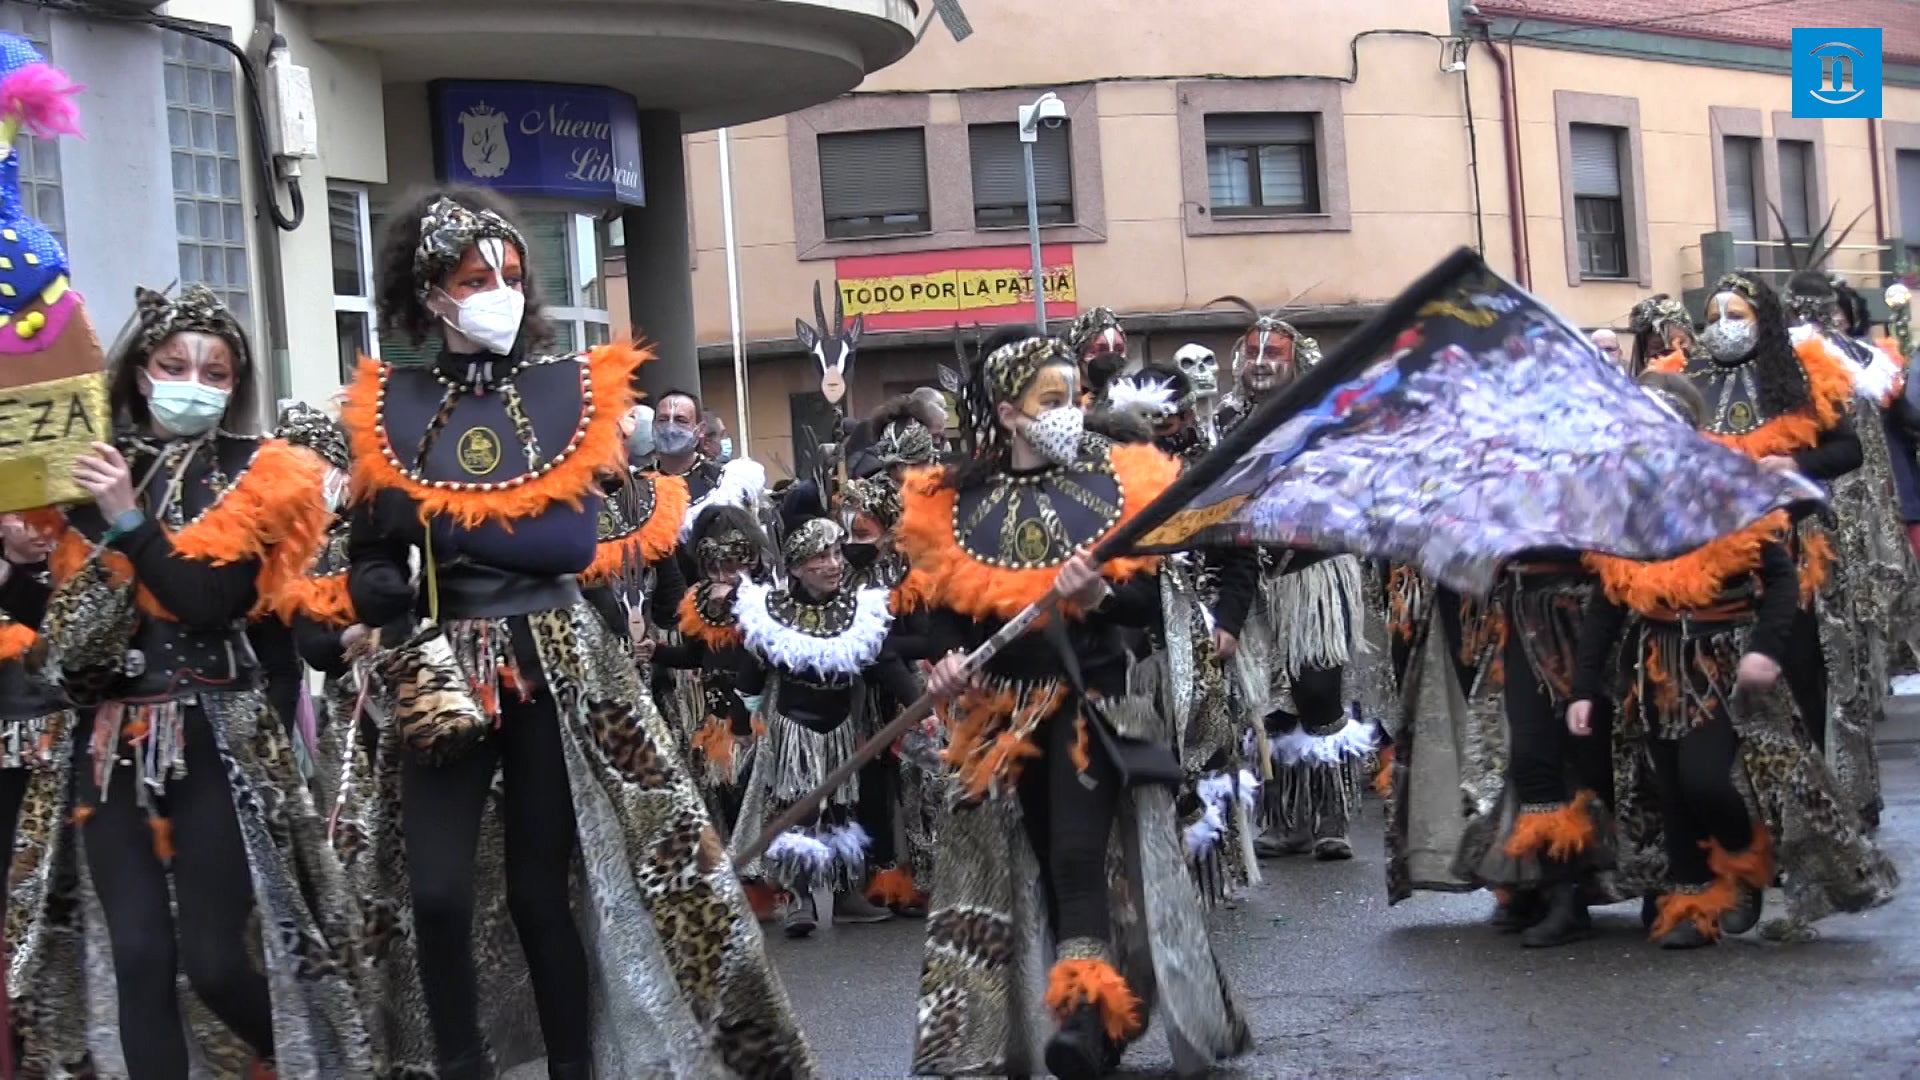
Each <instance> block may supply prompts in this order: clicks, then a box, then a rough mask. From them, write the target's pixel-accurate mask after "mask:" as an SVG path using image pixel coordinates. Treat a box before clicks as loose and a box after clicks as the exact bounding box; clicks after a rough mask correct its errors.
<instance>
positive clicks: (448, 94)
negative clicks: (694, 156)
mask: <svg viewBox="0 0 1920 1080" xmlns="http://www.w3.org/2000/svg"><path fill="white" fill-rule="evenodd" d="M428 93H429V96H430V98H431V100H432V102H433V127H434V143H433V149H434V165H435V168H436V170H437V171H438V172H439V175H440V177H441V179H443V180H446V181H449V182H451V183H456V184H475V185H478V186H480V187H487V188H492V189H494V190H495V191H502V192H506V193H507V194H510V195H537V196H545V197H548V198H561V199H579V200H584V201H591V202H620V203H626V204H628V205H630V206H644V205H646V191H645V188H644V187H643V185H642V183H641V179H640V109H639V106H638V105H636V104H634V100H633V98H632V97H631V96H630V95H628V94H623V93H621V92H620V91H618V90H609V89H607V88H606V87H603V86H570V85H566V84H562V83H537V82H472V81H456V80H441V81H439V82H435V83H432V84H431V85H430V86H429V88H428Z"/></svg>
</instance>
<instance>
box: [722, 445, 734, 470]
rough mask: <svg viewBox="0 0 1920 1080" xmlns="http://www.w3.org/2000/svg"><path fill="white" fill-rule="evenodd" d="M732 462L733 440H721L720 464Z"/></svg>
mask: <svg viewBox="0 0 1920 1080" xmlns="http://www.w3.org/2000/svg"><path fill="white" fill-rule="evenodd" d="M732 460H733V440H732V439H721V440H720V463H721V464H722V465H724V464H726V463H727V462H729V461H732Z"/></svg>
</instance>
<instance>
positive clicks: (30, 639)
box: [0, 618, 40, 664]
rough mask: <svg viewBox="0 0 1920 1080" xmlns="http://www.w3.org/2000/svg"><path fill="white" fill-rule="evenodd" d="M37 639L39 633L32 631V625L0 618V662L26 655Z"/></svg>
mask: <svg viewBox="0 0 1920 1080" xmlns="http://www.w3.org/2000/svg"><path fill="white" fill-rule="evenodd" d="M38 640H40V635H39V634H37V633H35V632H34V630H33V627H31V626H22V625H20V624H19V623H17V622H14V621H12V620H11V619H5V618H0V664H6V663H11V662H12V661H15V660H18V659H20V658H21V657H23V656H25V655H27V653H28V652H29V651H30V650H31V649H32V648H33V643H34V642H36V641H38Z"/></svg>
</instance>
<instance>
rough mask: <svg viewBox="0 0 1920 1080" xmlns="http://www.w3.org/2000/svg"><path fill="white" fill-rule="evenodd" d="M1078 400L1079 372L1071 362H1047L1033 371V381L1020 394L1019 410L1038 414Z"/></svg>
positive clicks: (1033, 414) (1029, 414)
mask: <svg viewBox="0 0 1920 1080" xmlns="http://www.w3.org/2000/svg"><path fill="white" fill-rule="evenodd" d="M1079 400H1080V372H1079V371H1078V370H1077V369H1075V367H1074V366H1073V365H1072V364H1048V365H1047V366H1046V367H1043V368H1041V369H1040V370H1039V371H1038V372H1035V373H1034V376H1033V381H1032V382H1031V383H1028V384H1027V389H1026V391H1025V392H1024V393H1022V394H1021V395H1020V411H1021V412H1022V413H1024V414H1026V415H1027V416H1039V415H1040V414H1041V413H1043V412H1046V411H1047V410H1048V409H1058V408H1061V407H1062V406H1066V405H1073V404H1076V403H1077V402H1079Z"/></svg>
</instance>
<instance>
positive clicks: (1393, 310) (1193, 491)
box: [734, 248, 1485, 865]
mask: <svg viewBox="0 0 1920 1080" xmlns="http://www.w3.org/2000/svg"><path fill="white" fill-rule="evenodd" d="M1484 266H1485V264H1484V263H1482V262H1481V260H1480V257H1479V256H1478V255H1475V254H1474V253H1473V252H1472V251H1471V250H1469V249H1467V248H1459V249H1457V250H1456V251H1454V253H1453V254H1451V255H1449V256H1447V257H1446V258H1445V259H1443V260H1441V262H1440V264H1439V265H1437V266H1435V267H1434V268H1433V269H1431V270H1429V271H1427V272H1426V274H1424V275H1422V276H1421V278H1420V279H1419V280H1418V281H1416V282H1414V283H1413V285H1411V286H1410V287H1409V288H1408V289H1407V290H1406V291H1405V292H1403V293H1401V294H1400V295H1399V296H1398V297H1395V298H1394V300H1393V302H1392V303H1390V304H1388V305H1387V306H1386V307H1384V308H1382V309H1381V310H1380V311H1378V312H1376V313H1375V314H1374V316H1373V317H1372V318H1370V319H1368V320H1367V321H1366V322H1365V323H1362V324H1361V326H1360V328H1359V329H1358V330H1355V331H1354V332H1353V334H1352V336H1350V337H1348V338H1347V339H1346V340H1345V341H1342V342H1341V343H1340V345H1339V347H1338V348H1336V349H1334V351H1333V353H1332V355H1330V356H1328V357H1327V358H1326V359H1325V360H1324V361H1322V362H1321V363H1320V365H1319V366H1317V367H1315V368H1314V369H1313V370H1311V371H1309V372H1307V373H1306V374H1305V375H1302V376H1301V377H1300V378H1298V379H1295V380H1294V381H1293V382H1292V384H1290V385H1289V386H1288V387H1287V388H1286V389H1285V390H1283V391H1281V392H1280V393H1279V394H1278V395H1276V396H1275V397H1274V399H1273V400H1272V401H1269V402H1267V403H1266V404H1265V405H1262V406H1261V407H1260V409H1259V410H1258V411H1257V412H1255V413H1254V414H1253V415H1252V416H1250V417H1249V418H1248V419H1247V422H1246V423H1243V424H1241V425H1240V426H1239V427H1238V428H1235V429H1234V430H1233V432H1232V433H1230V434H1229V435H1228V436H1227V437H1226V438H1224V439H1222V440H1220V444H1219V445H1218V446H1216V447H1214V448H1213V450H1212V451H1211V452H1210V453H1208V454H1207V456H1206V457H1203V458H1201V459H1200V460H1199V461H1196V462H1194V463H1193V465H1192V467H1190V468H1188V469H1187V470H1186V471H1185V472H1183V473H1181V474H1180V477H1179V478H1178V479H1176V480H1175V481H1174V482H1173V483H1172V484H1169V485H1168V486H1167V489H1166V490H1165V491H1164V492H1162V493H1161V494H1160V497H1159V498H1157V499H1155V500H1153V502H1151V503H1149V504H1147V505H1146V506H1145V507H1144V508H1142V509H1141V511H1140V513H1138V514H1136V515H1134V517H1133V518H1131V519H1130V520H1128V521H1126V522H1123V523H1122V524H1121V525H1119V526H1118V527H1117V528H1115V529H1114V530H1113V531H1112V532H1110V533H1108V534H1107V535H1106V537H1105V538H1104V539H1102V540H1101V541H1100V543H1099V544H1097V545H1095V546H1094V549H1093V555H1092V562H1093V564H1094V565H1095V566H1099V565H1101V564H1102V563H1105V562H1106V561H1107V560H1108V559H1112V558H1116V557H1118V556H1121V555H1124V554H1126V553H1127V552H1128V551H1129V550H1130V549H1132V547H1133V546H1134V545H1135V544H1137V543H1139V542H1140V540H1141V539H1143V538H1144V537H1145V536H1146V535H1147V534H1148V533H1149V532H1152V531H1153V530H1154V529H1156V528H1158V527H1159V526H1160V525H1162V524H1164V523H1165V522H1166V520H1167V519H1168V518H1170V517H1172V516H1173V515H1174V514H1175V513H1177V512H1178V511H1179V510H1180V509H1181V508H1183V507H1185V506H1186V505H1187V504H1188V503H1189V502H1192V501H1193V499H1194V498H1195V497H1196V496H1198V495H1199V494H1201V493H1202V492H1204V491H1205V490H1206V489H1207V488H1208V487H1210V486H1211V485H1212V484H1213V482H1214V481H1215V480H1217V479H1219V478H1220V475H1221V474H1222V473H1224V472H1226V471H1227V469H1228V468H1230V467H1232V466H1233V465H1234V464H1235V463H1236V462H1238V461H1239V460H1240V459H1241V458H1243V457H1245V456H1246V455H1247V453H1248V452H1249V451H1251V450H1252V449H1253V448H1254V447H1255V446H1256V445H1258V444H1259V442H1260V440H1261V439H1263V438H1265V437H1266V435H1267V433H1268V432H1270V431H1272V430H1273V429H1274V428H1276V427H1278V426H1279V425H1280V424H1281V423H1283V422H1285V421H1286V420H1287V419H1288V418H1289V417H1292V416H1293V415H1294V414H1296V413H1298V412H1300V411H1301V410H1302V409H1305V408H1306V407H1308V406H1309V405H1312V404H1314V403H1316V402H1318V401H1320V400H1321V399H1322V398H1324V397H1326V395H1327V394H1328V393H1329V392H1330V391H1332V390H1333V388H1334V387H1336V386H1338V385H1340V384H1341V383H1342V382H1345V381H1347V380H1348V379H1349V378H1351V377H1352V375H1353V374H1354V372H1356V371H1357V370H1359V368H1360V367H1361V366H1362V365H1364V364H1366V363H1368V362H1370V361H1371V360H1372V359H1373V358H1374V357H1376V356H1378V355H1380V354H1381V353H1382V352H1384V351H1385V350H1386V349H1387V348H1389V347H1390V346H1391V345H1392V344H1393V340H1394V338H1395V337H1396V336H1397V335H1398V334H1399V333H1400V331H1401V330H1402V329H1404V328H1405V327H1406V326H1407V324H1408V323H1410V322H1412V321H1413V319H1414V318H1415V316H1417V315H1418V314H1419V312H1420V309H1421V307H1423V306H1424V305H1425V304H1426V303H1427V301H1428V300H1431V299H1432V298H1433V297H1434V296H1436V295H1438V294H1439V293H1440V292H1441V290H1443V289H1445V288H1446V287H1447V286H1449V285H1451V284H1453V283H1454V282H1455V281H1457V280H1459V279H1460V277H1462V276H1463V275H1465V274H1468V273H1471V272H1473V271H1474V270H1477V269H1481V268H1483V267H1484ZM1060 599H1061V597H1060V592H1059V586H1058V585H1056V586H1055V587H1054V589H1053V590H1051V591H1049V592H1048V593H1047V595H1045V596H1043V597H1041V598H1040V599H1039V600H1036V601H1035V602H1033V603H1032V604H1030V605H1028V606H1027V607H1026V609H1025V610H1023V611H1021V612H1020V613H1019V614H1018V615H1015V616H1014V617H1013V618H1012V619H1010V620H1008V621H1007V623H1006V625H1004V626H1002V627H1001V628H1000V629H999V630H997V631H995V632H994V635H993V636H992V637H990V638H988V639H987V640H986V642H985V643H983V644H982V645H981V646H980V647H979V648H977V649H975V650H973V652H971V653H969V654H967V663H966V668H965V671H966V674H967V675H968V676H969V677H972V676H974V675H977V674H979V673H980V671H981V670H982V669H983V668H985V667H986V666H987V663H988V662H989V661H991V660H992V659H993V658H994V656H995V655H997V654H998V653H999V652H1000V650H1002V649H1004V648H1006V647H1007V646H1008V645H1010V644H1012V643H1013V641H1014V639H1015V638H1018V637H1020V636H1021V635H1022V634H1024V633H1026V632H1027V631H1028V630H1030V629H1032V627H1033V624H1034V623H1035V622H1037V621H1039V619H1040V618H1041V616H1043V615H1045V614H1047V613H1048V612H1049V611H1051V610H1053V608H1055V607H1056V606H1057V605H1058V604H1059V603H1060ZM934 704H935V702H934V697H933V695H932V694H922V695H920V698H919V700H917V701H915V702H914V703H913V704H911V705H909V706H907V707H906V709H905V710H903V711H902V712H901V713H900V715H899V716H898V717H895V718H894V720H893V722H892V723H890V724H888V725H887V726H886V727H883V728H881V729H880V730H879V731H878V732H877V733H875V734H874V736H873V737H872V738H870V739H868V740H867V741H866V742H864V743H862V744H861V745H860V748H859V749H858V750H855V751H854V752H853V756H852V757H849V758H848V759H847V760H846V761H844V762H842V763H841V764H840V766H839V767H838V768H836V769H834V770H833V772H831V773H829V774H827V779H826V781H825V782H823V783H822V784H821V785H820V786H819V787H817V788H815V789H813V790H812V791H810V792H808V793H807V794H806V795H805V796H803V797H802V798H800V799H799V800H797V801H795V802H794V803H793V804H792V805H790V806H788V807H787V808H786V809H785V810H783V811H781V812H780V813H779V814H778V815H776V816H775V817H774V818H773V820H772V821H770V822H768V823H767V827H766V828H765V829H763V830H762V831H761V833H760V835H759V836H758V837H756V838H755V839H754V841H753V843H751V844H749V845H748V846H747V847H746V848H745V849H743V850H742V851H740V852H739V853H738V854H736V855H735V857H734V863H735V865H744V864H747V863H750V862H752V861H753V860H755V859H757V858H759V857H760V856H761V855H763V854H765V853H766V850H767V846H768V845H769V844H772V843H773V842H774V841H775V840H776V839H778V838H779V836H780V834H781V833H783V832H786V831H787V830H788V829H791V828H793V827H794V826H796V825H799V824H801V823H802V822H807V821H812V820H813V818H814V816H815V815H816V814H818V813H819V812H820V806H821V804H822V803H824V802H825V801H826V798H827V796H828V795H830V794H832V793H833V792H835V791H837V790H839V788H840V787H841V786H842V785H843V784H845V783H846V782H847V781H848V780H850V779H852V778H853V774H854V773H856V772H858V771H859V770H860V768H861V766H863V765H865V764H866V763H867V762H869V761H872V760H873V759H874V758H876V757H878V756H880V754H881V752H882V751H884V750H886V748H887V747H889V746H892V745H893V744H894V742H895V741H896V740H898V739H899V738H900V737H901V736H902V735H905V734H906V733H907V732H908V731H909V730H910V729H911V728H912V727H913V726H914V725H915V724H918V723H920V722H921V721H923V720H925V719H926V718H927V717H929V716H931V715H933V708H934Z"/></svg>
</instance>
